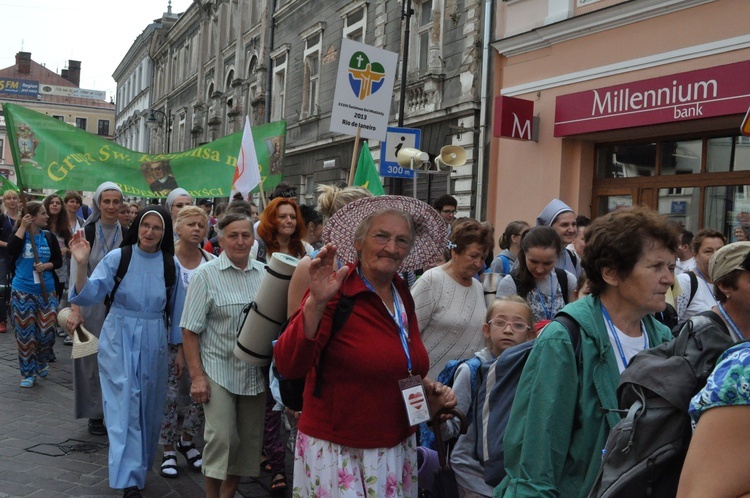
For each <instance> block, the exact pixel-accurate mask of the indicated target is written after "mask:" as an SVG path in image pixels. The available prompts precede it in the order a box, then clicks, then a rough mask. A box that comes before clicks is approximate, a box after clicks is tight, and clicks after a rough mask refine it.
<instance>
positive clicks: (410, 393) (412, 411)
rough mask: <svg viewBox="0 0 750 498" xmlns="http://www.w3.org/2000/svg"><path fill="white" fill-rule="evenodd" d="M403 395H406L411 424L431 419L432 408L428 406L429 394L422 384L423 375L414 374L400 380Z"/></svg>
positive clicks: (405, 402) (405, 401)
mask: <svg viewBox="0 0 750 498" xmlns="http://www.w3.org/2000/svg"><path fill="white" fill-rule="evenodd" d="M398 385H399V387H400V388H401V395H402V396H403V397H404V404H405V405H406V414H407V416H408V417H409V425H419V424H421V423H422V422H427V421H428V420H430V409H429V406H427V396H426V395H425V392H424V386H422V377H420V376H419V375H414V376H411V377H409V378H406V379H401V380H400V381H398Z"/></svg>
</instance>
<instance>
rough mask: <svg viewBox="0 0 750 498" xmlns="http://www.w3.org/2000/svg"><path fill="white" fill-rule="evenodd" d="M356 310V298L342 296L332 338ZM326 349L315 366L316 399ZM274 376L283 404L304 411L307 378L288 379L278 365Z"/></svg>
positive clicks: (282, 328)
mask: <svg viewBox="0 0 750 498" xmlns="http://www.w3.org/2000/svg"><path fill="white" fill-rule="evenodd" d="M353 308H354V297H352V296H345V295H343V294H342V295H341V298H340V299H339V302H338V304H337V305H336V311H334V313H333V321H332V323H331V337H333V334H335V333H336V332H337V331H339V330H341V327H343V326H344V324H345V323H346V320H347V319H348V318H349V315H351V314H352V309H353ZM288 324H289V320H287V321H286V322H284V324H283V325H282V326H281V331H280V332H279V336H281V334H283V333H284V330H286V327H287V325H288ZM325 354H326V348H323V351H321V352H320V358H318V364H317V365H316V366H315V368H316V370H317V375H316V376H315V388H314V389H313V396H315V397H316V398H319V397H320V390H321V388H322V385H323V363H324V360H325ZM272 373H273V376H274V377H276V379H277V380H278V381H279V394H281V403H282V404H283V405H284V406H285V407H287V408H289V409H290V410H294V411H296V412H299V411H302V395H303V394H304V392H305V378H306V377H302V378H299V379H287V378H286V377H284V376H283V375H281V373H279V371H278V370H277V369H276V365H275V364H274V366H273V372H272Z"/></svg>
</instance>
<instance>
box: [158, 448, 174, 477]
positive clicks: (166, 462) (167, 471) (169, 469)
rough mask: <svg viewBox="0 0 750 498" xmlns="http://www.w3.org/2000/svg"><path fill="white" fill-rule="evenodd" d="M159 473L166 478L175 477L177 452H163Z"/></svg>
mask: <svg viewBox="0 0 750 498" xmlns="http://www.w3.org/2000/svg"><path fill="white" fill-rule="evenodd" d="M159 473H160V474H161V475H162V477H166V478H167V479H174V478H175V477H177V453H165V454H164V457H163V458H162V459H161V470H160V471H159Z"/></svg>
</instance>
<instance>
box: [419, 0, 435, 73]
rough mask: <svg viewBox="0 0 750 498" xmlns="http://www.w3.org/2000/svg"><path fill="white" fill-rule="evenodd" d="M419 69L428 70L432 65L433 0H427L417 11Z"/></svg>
mask: <svg viewBox="0 0 750 498" xmlns="http://www.w3.org/2000/svg"><path fill="white" fill-rule="evenodd" d="M417 19H418V22H419V24H418V26H417V43H418V50H417V69H418V70H419V73H420V74H425V73H426V72H428V70H429V67H430V34H431V32H432V0H425V1H424V2H422V3H421V4H420V5H419V11H418V12H417Z"/></svg>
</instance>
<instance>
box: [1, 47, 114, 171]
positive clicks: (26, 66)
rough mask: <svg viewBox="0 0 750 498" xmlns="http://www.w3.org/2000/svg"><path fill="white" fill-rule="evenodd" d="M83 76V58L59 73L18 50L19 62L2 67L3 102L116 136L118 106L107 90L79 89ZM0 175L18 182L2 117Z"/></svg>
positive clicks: (109, 137) (72, 61)
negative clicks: (108, 95) (107, 98)
mask: <svg viewBox="0 0 750 498" xmlns="http://www.w3.org/2000/svg"><path fill="white" fill-rule="evenodd" d="M80 79H81V62H80V61H74V60H71V61H69V62H68V68H67V69H63V70H62V71H61V74H57V73H55V72H54V71H50V70H49V69H47V68H46V67H44V66H42V65H41V64H38V63H36V62H34V61H33V60H32V59H31V53H30V52H18V53H17V54H16V64H15V65H13V66H10V67H6V68H3V69H0V83H2V84H0V88H2V90H0V104H3V103H12V104H18V105H21V106H24V107H27V108H29V109H31V110H33V111H36V112H39V113H41V114H46V115H48V116H52V117H54V118H56V119H59V120H60V121H64V122H66V123H68V124H70V125H73V126H76V127H78V128H81V129H83V130H86V131H88V132H89V133H93V134H95V135H99V136H101V137H102V138H107V139H112V136H113V132H114V122H115V105H114V104H113V103H111V102H106V101H105V100H104V99H105V97H106V92H104V91H97V90H86V89H82V88H79V84H80ZM1 114H2V113H1V111H0V115H1ZM0 175H3V176H4V177H6V178H7V179H9V180H10V181H11V182H13V183H18V181H17V179H16V172H15V169H14V167H13V157H12V155H11V151H10V147H9V145H8V136H7V132H6V129H5V120H4V118H2V116H0Z"/></svg>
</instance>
